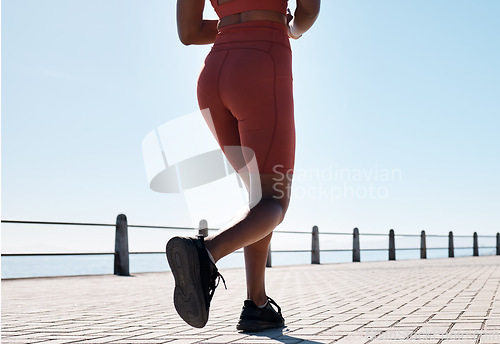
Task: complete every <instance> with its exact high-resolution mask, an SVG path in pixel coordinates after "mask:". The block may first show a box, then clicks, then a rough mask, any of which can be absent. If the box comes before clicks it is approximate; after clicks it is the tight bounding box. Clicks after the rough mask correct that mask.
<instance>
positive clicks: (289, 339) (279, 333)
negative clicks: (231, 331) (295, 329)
mask: <svg viewBox="0 0 500 344" xmlns="http://www.w3.org/2000/svg"><path fill="white" fill-rule="evenodd" d="M288 331H289V330H288V327H284V328H276V329H270V330H264V331H262V332H245V333H246V334H248V335H251V336H255V337H263V338H269V339H273V340H275V341H278V342H282V343H286V344H292V343H301V344H302V343H304V344H305V343H307V344H323V343H320V342H316V341H314V340H311V339H304V338H300V337H294V336H290V335H288V334H287V332H288Z"/></svg>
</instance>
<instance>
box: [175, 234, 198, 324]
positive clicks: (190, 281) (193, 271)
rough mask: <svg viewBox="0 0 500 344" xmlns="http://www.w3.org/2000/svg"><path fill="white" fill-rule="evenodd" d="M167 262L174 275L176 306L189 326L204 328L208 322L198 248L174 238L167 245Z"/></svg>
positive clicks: (185, 240)
mask: <svg viewBox="0 0 500 344" xmlns="http://www.w3.org/2000/svg"><path fill="white" fill-rule="evenodd" d="M166 252H167V260H168V264H169V265H170V270H171V271H172V274H173V275H174V279H175V289H174V306H175V310H176V311H177V313H178V314H179V316H180V317H181V318H182V320H184V321H185V322H186V323H188V324H189V325H191V326H193V327H196V328H202V327H204V326H205V324H206V323H207V321H208V311H207V309H206V307H205V297H204V295H203V287H202V284H201V277H200V263H199V260H198V251H197V248H196V247H195V246H194V245H192V243H190V242H189V240H188V239H185V238H180V237H174V238H172V239H170V240H169V241H168V243H167V248H166Z"/></svg>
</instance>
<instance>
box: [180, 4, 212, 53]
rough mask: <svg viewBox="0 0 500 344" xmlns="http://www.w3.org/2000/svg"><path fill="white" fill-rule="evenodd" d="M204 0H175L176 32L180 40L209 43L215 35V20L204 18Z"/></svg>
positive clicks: (192, 42)
mask: <svg viewBox="0 0 500 344" xmlns="http://www.w3.org/2000/svg"><path fill="white" fill-rule="evenodd" d="M204 7H205V0H177V33H178V34H179V38H180V40H181V42H182V43H183V44H185V45H189V44H210V43H213V42H214V41H215V36H217V22H218V21H217V20H204V19H203V9H204Z"/></svg>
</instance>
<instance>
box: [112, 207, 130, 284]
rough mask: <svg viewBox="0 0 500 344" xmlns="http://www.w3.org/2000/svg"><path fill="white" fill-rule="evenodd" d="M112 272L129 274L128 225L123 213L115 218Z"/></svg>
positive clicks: (121, 274) (122, 274) (123, 274)
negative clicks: (113, 266)
mask: <svg viewBox="0 0 500 344" xmlns="http://www.w3.org/2000/svg"><path fill="white" fill-rule="evenodd" d="M114 274H115V275H119V276H130V272H129V259H128V225H127V217H126V216H125V215H124V214H120V215H118V217H117V218H116V232H115V269H114Z"/></svg>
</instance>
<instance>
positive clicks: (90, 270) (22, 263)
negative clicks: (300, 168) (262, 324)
mask: <svg viewBox="0 0 500 344" xmlns="http://www.w3.org/2000/svg"><path fill="white" fill-rule="evenodd" d="M494 254H495V249H491V248H481V247H480V248H479V255H494ZM320 256H321V257H320V259H321V263H322V264H328V263H341V262H351V261H352V252H351V251H346V252H321V255H320ZM447 256H448V250H447V249H436V250H433V249H428V250H427V258H428V259H432V258H445V257H447ZM462 256H472V248H467V249H455V257H462ZM419 258H420V250H419V249H415V250H396V259H397V260H405V259H419ZM271 259H272V265H273V266H283V265H301V264H310V263H311V253H309V252H293V253H285V252H273V253H272V256H271ZM387 259H388V253H387V251H386V250H384V251H361V261H362V262H363V261H382V260H387ZM113 266H114V257H113V255H111V254H110V255H85V256H70V255H68V256H20V257H8V256H4V257H2V279H9V278H27V277H49V276H74V275H100V274H113ZM217 266H218V267H219V268H222V269H224V268H240V267H243V266H244V259H243V253H242V252H241V251H237V252H234V253H232V254H230V255H229V256H227V257H224V258H223V259H221V260H220V261H219V262H218V263H217ZM159 271H169V266H168V263H167V260H166V258H165V254H131V255H130V273H131V274H134V273H141V272H159Z"/></svg>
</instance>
